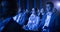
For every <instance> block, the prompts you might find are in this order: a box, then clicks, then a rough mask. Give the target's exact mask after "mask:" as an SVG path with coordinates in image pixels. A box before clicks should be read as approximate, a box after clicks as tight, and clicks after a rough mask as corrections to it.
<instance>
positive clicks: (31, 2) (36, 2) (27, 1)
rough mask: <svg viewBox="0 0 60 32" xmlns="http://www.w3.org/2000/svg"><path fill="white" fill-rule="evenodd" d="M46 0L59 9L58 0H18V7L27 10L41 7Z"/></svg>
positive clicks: (59, 2) (59, 0) (59, 1)
mask: <svg viewBox="0 0 60 32" xmlns="http://www.w3.org/2000/svg"><path fill="white" fill-rule="evenodd" d="M46 2H53V3H54V6H55V8H56V9H57V10H58V11H60V9H59V8H60V0H18V7H21V8H22V9H29V10H31V9H32V8H38V9H41V8H43V7H45V3H46Z"/></svg>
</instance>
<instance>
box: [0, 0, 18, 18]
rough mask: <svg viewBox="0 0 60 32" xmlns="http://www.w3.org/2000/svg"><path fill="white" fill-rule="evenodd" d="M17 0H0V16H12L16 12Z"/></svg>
mask: <svg viewBox="0 0 60 32" xmlns="http://www.w3.org/2000/svg"><path fill="white" fill-rule="evenodd" d="M16 2H17V1H16V0H2V1H1V7H0V18H1V17H4V18H7V17H12V16H14V15H15V14H16V12H17V3H16Z"/></svg>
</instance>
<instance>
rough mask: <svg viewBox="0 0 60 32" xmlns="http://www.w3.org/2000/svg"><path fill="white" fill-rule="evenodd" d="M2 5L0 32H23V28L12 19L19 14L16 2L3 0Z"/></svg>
mask: <svg viewBox="0 0 60 32" xmlns="http://www.w3.org/2000/svg"><path fill="white" fill-rule="evenodd" d="M0 4H1V5H0V6H1V7H0V32H21V26H20V25H19V24H18V23H16V22H15V21H14V20H13V18H12V17H13V16H15V14H16V12H17V2H16V0H2V1H1V3H0Z"/></svg>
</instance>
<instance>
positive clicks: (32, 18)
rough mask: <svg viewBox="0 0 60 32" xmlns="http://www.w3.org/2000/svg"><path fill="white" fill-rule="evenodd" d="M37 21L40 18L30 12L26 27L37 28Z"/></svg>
mask: <svg viewBox="0 0 60 32" xmlns="http://www.w3.org/2000/svg"><path fill="white" fill-rule="evenodd" d="M39 21H40V18H39V17H38V16H36V15H34V14H31V16H30V17H29V21H28V24H27V26H28V28H29V30H37V29H38V27H39V26H38V25H39Z"/></svg>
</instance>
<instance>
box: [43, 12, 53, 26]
mask: <svg viewBox="0 0 60 32" xmlns="http://www.w3.org/2000/svg"><path fill="white" fill-rule="evenodd" d="M51 15H52V13H51V12H48V13H47V18H46V20H45V24H44V26H47V27H48V26H49V23H50V19H51Z"/></svg>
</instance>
